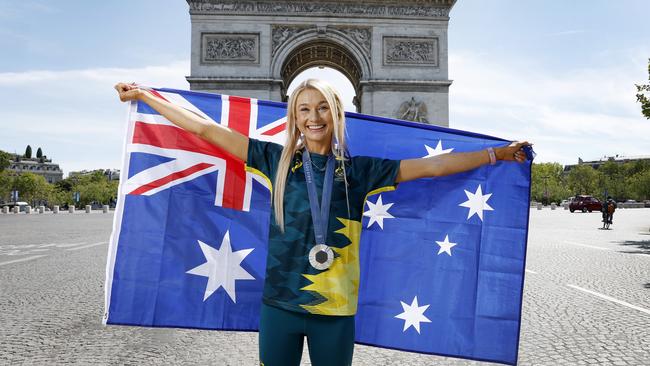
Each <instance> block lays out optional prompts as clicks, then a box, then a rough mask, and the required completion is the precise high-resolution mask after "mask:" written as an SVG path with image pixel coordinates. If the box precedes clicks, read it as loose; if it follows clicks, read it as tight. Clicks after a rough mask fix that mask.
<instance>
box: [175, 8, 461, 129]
mask: <svg viewBox="0 0 650 366" xmlns="http://www.w3.org/2000/svg"><path fill="white" fill-rule="evenodd" d="M187 2H188V4H189V6H190V16H191V21H192V62H191V75H190V76H188V77H187V80H188V81H189V83H190V87H191V89H194V90H205V91H213V92H217V93H224V94H231V95H241V96H249V97H253V98H259V99H267V100H276V101H283V100H285V99H286V91H287V88H288V86H289V84H290V83H291V81H292V80H293V79H294V78H295V77H296V76H297V75H298V74H299V73H300V72H302V71H304V70H305V69H307V68H310V67H314V66H328V67H331V68H333V69H335V70H338V71H340V72H341V73H343V74H344V75H345V76H346V77H348V79H349V80H350V82H351V83H352V85H353V87H354V89H355V91H356V94H357V97H356V99H355V101H354V104H355V105H356V106H357V109H358V110H359V112H361V113H366V114H374V115H379V116H386V117H392V118H406V119H409V118H410V116H416V117H417V118H418V121H421V122H429V123H434V124H438V125H442V126H448V124H449V122H448V121H449V86H450V85H451V81H450V80H448V71H447V70H448V65H447V28H448V23H449V11H450V10H451V8H452V7H453V5H454V3H455V2H456V0H375V1H373V2H372V3H361V2H358V1H354V0H312V1H307V0H304V1H301V0H283V1H272V0H250V1H235V0H187ZM414 118H415V117H414Z"/></svg>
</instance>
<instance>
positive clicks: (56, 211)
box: [52, 205, 59, 214]
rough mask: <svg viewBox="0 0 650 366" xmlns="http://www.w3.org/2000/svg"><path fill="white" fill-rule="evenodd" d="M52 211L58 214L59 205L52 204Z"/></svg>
mask: <svg viewBox="0 0 650 366" xmlns="http://www.w3.org/2000/svg"><path fill="white" fill-rule="evenodd" d="M52 213H55V214H58V213H59V206H57V205H54V207H52Z"/></svg>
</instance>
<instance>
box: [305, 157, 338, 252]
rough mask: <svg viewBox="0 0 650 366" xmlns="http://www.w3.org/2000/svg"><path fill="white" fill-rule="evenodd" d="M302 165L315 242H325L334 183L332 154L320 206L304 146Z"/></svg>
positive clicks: (312, 171) (312, 172) (326, 170)
mask: <svg viewBox="0 0 650 366" xmlns="http://www.w3.org/2000/svg"><path fill="white" fill-rule="evenodd" d="M302 166H303V170H304V172H305V181H306V182H307V193H308V194H309V206H310V208H311V219H312V222H313V223H314V236H315V237H316V244H325V239H327V226H328V225H329V213H330V203H331V201H332V184H333V183H334V156H332V155H330V156H329V157H328V158H327V166H326V169H325V179H324V180H323V196H322V197H321V204H320V207H319V205H318V194H317V193H316V183H314V170H313V168H312V165H311V156H310V155H309V151H308V150H307V149H306V148H305V152H304V153H303V154H302ZM319 208H320V212H319Z"/></svg>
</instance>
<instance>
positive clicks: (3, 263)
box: [0, 255, 45, 266]
mask: <svg viewBox="0 0 650 366" xmlns="http://www.w3.org/2000/svg"><path fill="white" fill-rule="evenodd" d="M41 257H45V255H35V256H33V257H27V258H21V259H16V260H13V261H9V262H2V263H0V266H4V265H5V264H12V263H18V262H25V261H31V260H32V259H37V258H41Z"/></svg>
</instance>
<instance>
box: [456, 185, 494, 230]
mask: <svg viewBox="0 0 650 366" xmlns="http://www.w3.org/2000/svg"><path fill="white" fill-rule="evenodd" d="M465 194H466V195H467V201H465V202H463V203H461V204H460V205H459V206H463V207H467V208H469V212H468V213H467V219H468V220H469V218H470V217H472V215H474V214H477V215H478V217H479V218H480V219H481V221H483V211H493V210H494V209H493V208H492V207H490V205H488V203H487V201H488V200H489V199H490V197H491V196H492V193H488V194H485V195H484V194H483V191H482V190H481V185H480V184H479V185H478V188H476V192H475V193H471V192H468V191H467V190H465Z"/></svg>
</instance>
